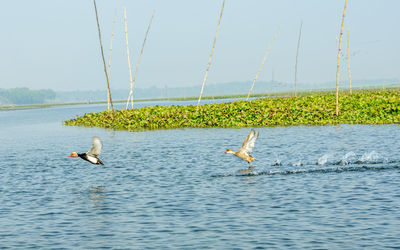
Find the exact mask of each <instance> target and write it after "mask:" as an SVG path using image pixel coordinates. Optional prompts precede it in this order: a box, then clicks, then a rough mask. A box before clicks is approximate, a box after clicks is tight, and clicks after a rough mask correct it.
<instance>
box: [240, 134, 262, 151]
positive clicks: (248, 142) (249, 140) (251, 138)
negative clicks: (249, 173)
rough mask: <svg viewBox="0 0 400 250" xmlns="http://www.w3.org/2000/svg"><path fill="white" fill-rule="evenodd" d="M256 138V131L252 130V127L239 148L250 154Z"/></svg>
mask: <svg viewBox="0 0 400 250" xmlns="http://www.w3.org/2000/svg"><path fill="white" fill-rule="evenodd" d="M257 138H258V131H257V132H256V131H254V129H251V131H250V133H249V135H248V136H247V137H246V139H245V140H244V142H243V145H242V147H241V148H240V151H243V152H244V153H246V154H250V153H251V152H252V151H253V148H254V143H255V142H256V140H257Z"/></svg>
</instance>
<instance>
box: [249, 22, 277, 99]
mask: <svg viewBox="0 0 400 250" xmlns="http://www.w3.org/2000/svg"><path fill="white" fill-rule="evenodd" d="M280 30H281V27H280V26H279V28H278V30H277V31H276V33H275V36H274V39H272V42H271V43H270V44H269V46H268V49H267V52H266V53H265V56H264V58H263V60H262V62H261V65H260V67H259V68H258V71H257V74H256V76H255V77H254V79H253V84H252V85H251V88H250V90H249V93H248V94H247V98H246V101H248V100H249V97H250V94H251V92H252V91H253V88H254V85H255V84H256V81H257V78H258V76H259V75H260V72H261V69H262V68H263V66H264V63H265V60H267V57H268V54H269V52H270V51H271V47H272V45H273V44H274V42H275V40H276V38H277V36H278V34H279V31H280Z"/></svg>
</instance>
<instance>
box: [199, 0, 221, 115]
mask: <svg viewBox="0 0 400 250" xmlns="http://www.w3.org/2000/svg"><path fill="white" fill-rule="evenodd" d="M224 6H225V0H224V1H223V2H222V8H221V13H220V15H219V20H218V26H217V31H216V32H215V37H214V42H213V46H212V49H211V53H210V58H209V59H208V64H207V69H206V73H205V75H204V79H203V83H202V84H201V91H200V96H199V100H198V102H197V108H199V106H200V101H201V97H202V96H203V91H204V85H205V84H206V80H207V76H208V71H209V69H210V65H211V58H212V56H213V53H214V48H215V43H216V41H217V37H218V31H219V27H220V25H221V19H222V14H223V12H224Z"/></svg>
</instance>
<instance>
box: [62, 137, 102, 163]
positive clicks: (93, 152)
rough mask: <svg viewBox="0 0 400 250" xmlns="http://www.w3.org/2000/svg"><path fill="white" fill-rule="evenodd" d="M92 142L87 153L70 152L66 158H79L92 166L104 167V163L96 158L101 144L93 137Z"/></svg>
mask: <svg viewBox="0 0 400 250" xmlns="http://www.w3.org/2000/svg"><path fill="white" fill-rule="evenodd" d="M92 140H93V145H92V147H91V148H90V150H89V151H88V152H87V153H82V154H78V153H77V152H72V153H71V154H70V155H69V156H68V157H80V158H82V159H84V160H85V161H88V162H90V163H92V164H98V165H104V163H103V162H102V161H101V160H100V159H99V158H97V157H98V156H99V155H100V153H101V149H102V148H103V143H102V142H101V140H100V138H99V137H97V136H94V137H93V139H92Z"/></svg>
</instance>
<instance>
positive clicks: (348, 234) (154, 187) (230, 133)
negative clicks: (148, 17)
mask: <svg viewBox="0 0 400 250" xmlns="http://www.w3.org/2000/svg"><path fill="white" fill-rule="evenodd" d="M187 103H190V102H185V103H180V104H187ZM150 104H151V103H138V104H136V107H140V106H143V105H150ZM158 104H171V103H158ZM120 106H122V104H121V105H120ZM102 109H104V105H87V106H65V107H55V108H48V109H33V110H15V111H3V112H0V141H1V144H0V152H1V155H0V248H1V249H4V248H5V249H7V248H10V249H15V248H20V249H27V248H41V249H49V248H57V249H59V248H65V249H77V248H83V249H98V248H103V249H107V248H113V249H167V248H172V249H201V248H208V249H210V248H211V249H263V248H268V249H273V248H277V249H282V248H283V249H305V248H306V249H365V248H367V249H385V248H387V249H390V248H396V247H399V246H400V184H399V183H400V143H399V142H400V126H399V125H383V126H361V125H340V126H326V127H304V126H299V127H274V128H259V129H257V130H259V131H260V136H259V138H258V141H257V142H256V146H255V148H254V150H253V153H252V155H253V156H254V157H256V158H257V161H255V162H254V167H255V171H254V172H253V173H251V174H248V175H243V174H242V175H241V174H240V173H239V172H238V171H239V170H240V169H244V168H247V163H246V162H243V161H240V160H239V159H238V158H236V157H234V156H233V155H226V154H224V152H225V149H226V148H232V149H234V150H237V149H239V148H240V146H241V144H242V142H243V140H244V138H245V137H246V136H247V134H248V132H249V131H250V129H249V128H243V129H220V128H216V129H177V130H160V131H148V132H126V131H112V130H105V129H99V128H81V127H70V126H63V125H62V121H63V120H66V119H70V118H74V117H75V115H82V114H84V113H85V112H93V111H100V110H102ZM92 136H99V137H100V138H101V139H102V140H103V144H104V147H103V152H102V154H101V155H100V158H101V159H102V160H103V162H104V163H105V165H104V166H98V165H91V164H90V163H88V162H86V161H83V160H81V159H79V158H68V157H67V156H68V155H69V154H70V153H71V152H72V151H77V152H86V151H87V150H88V149H89V148H90V146H91V138H92Z"/></svg>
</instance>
